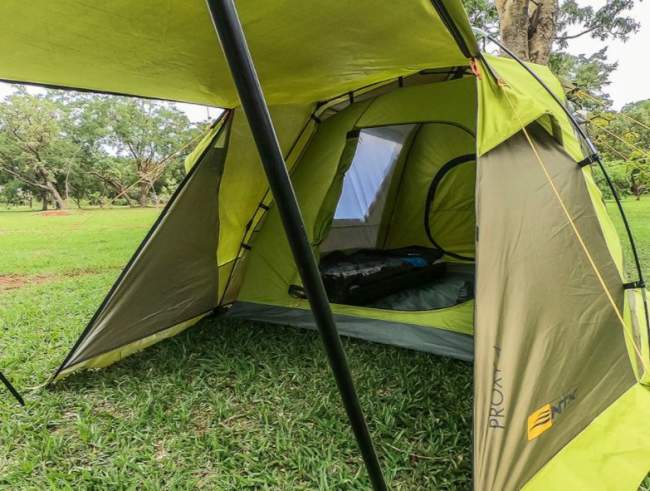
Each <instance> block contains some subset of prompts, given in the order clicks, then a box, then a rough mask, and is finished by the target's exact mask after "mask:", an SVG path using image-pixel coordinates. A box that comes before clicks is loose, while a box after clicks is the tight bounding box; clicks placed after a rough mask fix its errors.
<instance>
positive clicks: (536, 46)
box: [528, 0, 560, 65]
mask: <svg viewBox="0 0 650 491" xmlns="http://www.w3.org/2000/svg"><path fill="white" fill-rule="evenodd" d="M530 6H531V8H530V24H529V27H528V55H529V59H530V61H532V62H533V63H539V64H540V65H548V62H549V59H550V56H551V48H552V47H553V40H554V39H555V34H556V31H557V16H558V13H559V10H560V6H559V5H558V1H557V0H534V1H533V0H531V3H530Z"/></svg>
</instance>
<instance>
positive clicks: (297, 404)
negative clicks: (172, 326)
mask: <svg viewBox="0 0 650 491" xmlns="http://www.w3.org/2000/svg"><path fill="white" fill-rule="evenodd" d="M625 206H626V209H627V210H628V214H629V217H630V221H631V222H632V225H633V227H634V230H635V234H636V237H637V240H638V242H639V245H640V253H641V256H642V260H644V264H645V265H646V268H647V267H648V266H650V220H648V218H647V217H648V216H650V199H647V200H643V201H640V202H635V201H628V202H626V204H625ZM156 213H157V210H153V209H144V210H138V209H133V210H131V209H122V210H119V209H115V210H104V211H101V210H93V211H75V212H72V213H71V214H70V215H67V216H43V215H41V214H39V213H36V212H26V211H12V212H0V244H1V247H2V255H0V278H4V279H5V285H4V290H3V286H2V283H0V368H1V369H2V370H4V371H5V372H6V373H7V374H8V375H10V376H11V378H12V380H13V381H14V382H15V383H16V385H17V386H18V387H20V388H21V389H22V390H23V391H24V392H25V395H26V397H27V401H28V407H27V409H26V410H21V409H20V408H18V407H17V406H16V405H15V404H14V403H13V401H12V400H11V399H10V398H9V396H8V395H7V393H6V392H4V391H2V390H0V489H21V490H22V489H48V488H49V489H152V490H153V489H160V488H166V489H194V488H205V489H224V490H230V489H233V490H234V489H367V488H368V485H369V484H368V481H367V478H366V475H365V471H364V470H363V466H362V463H361V461H360V458H359V455H358V452H357V449H356V446H355V442H354V440H353V438H352V434H351V432H350V430H349V427H348V425H347V421H346V418H345V414H344V412H343V410H342V408H341V405H340V402H339V397H338V393H337V391H336V387H335V385H334V384H333V381H332V377H331V375H330V372H329V369H328V367H327V363H326V360H325V357H324V355H323V352H322V348H321V345H320V341H319V339H318V337H317V335H316V334H315V333H313V332H309V331H301V330H296V329H292V328H281V327H277V326H267V325H263V324H256V323H244V322H234V321H229V322H227V321H215V320H207V321H204V322H202V323H200V324H199V325H198V326H197V327H195V328H193V329H190V330H189V331H186V332H185V333H183V334H181V335H180V336H177V337H175V338H172V339H170V340H167V341H164V342H162V343H160V344H158V345H156V346H154V347H152V348H150V349H148V350H146V351H145V352H142V353H139V354H136V355H134V356H132V357H130V358H128V359H126V360H124V361H123V362H121V363H118V364H116V365H114V366H112V367H110V368H108V369H105V370H100V371H95V372H85V373H82V374H79V375H76V376H73V377H70V378H69V379H67V380H65V381H64V382H62V383H59V384H57V385H56V386H55V387H54V388H53V389H45V388H43V387H41V384H42V383H43V382H44V381H45V380H46V379H47V377H48V376H49V375H50V374H51V373H52V371H53V370H54V369H55V368H56V367H57V365H58V364H59V363H60V362H61V360H62V359H63V357H64V356H65V354H66V353H67V351H68V349H69V348H70V347H71V345H72V343H73V342H74V341H75V340H76V338H77V337H78V335H79V333H80V332H81V330H82V329H83V327H84V325H85V323H86V322H87V320H88V319H89V317H90V316H91V315H92V313H93V311H94V309H95V308H96V307H97V305H98V304H99V302H100V301H101V299H102V298H103V296H104V294H105V293H106V290H107V289H108V287H109V286H110V284H111V283H112V281H113V280H114V279H115V277H116V276H117V274H118V273H119V271H120V268H121V267H122V265H123V264H124V263H125V262H126V260H127V259H128V257H129V255H130V253H131V252H132V251H133V249H134V248H135V247H136V245H137V243H138V242H139V241H140V239H141V238H142V237H143V236H144V234H145V233H146V230H147V228H148V227H149V225H150V224H151V223H152V222H153V220H154V219H155V216H156ZM649 272H650V271H649ZM7 287H11V288H7ZM344 345H345V348H346V351H347V353H348V356H349V360H350V365H351V369H352V372H353V375H354V377H355V380H356V382H357V386H358V390H359V394H360V396H361V402H362V405H363V407H364V408H365V410H366V413H367V417H368V420H369V423H370V426H371V431H372V433H373V435H374V437H375V440H376V442H377V445H378V451H379V454H380V458H381V460H382V463H383V465H384V470H385V472H386V474H387V478H388V480H389V482H390V485H391V487H392V488H393V489H404V490H412V489H438V490H464V489H469V488H470V487H471V452H470V447H471V418H472V395H471V393H472V377H471V366H470V365H469V364H466V363H462V362H458V361H454V360H449V359H445V358H441V357H435V356H431V355H427V354H423V353H416V352H412V351H407V350H402V349H399V348H393V347H388V346H381V345H376V344H370V343H364V342H359V341H353V340H348V339H346V340H344ZM644 486H646V487H647V488H643V489H650V480H647V481H646V483H645V484H644Z"/></svg>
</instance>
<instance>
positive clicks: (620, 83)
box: [569, 0, 650, 109]
mask: <svg viewBox="0 0 650 491" xmlns="http://www.w3.org/2000/svg"><path fill="white" fill-rule="evenodd" d="M578 4H579V5H581V6H585V5H591V6H593V7H594V9H596V8H598V7H602V6H603V5H604V4H605V1H604V0H587V1H585V0H578ZM626 15H628V16H630V17H633V18H634V19H635V20H636V21H637V22H640V23H641V29H640V30H639V32H637V33H635V34H632V35H631V36H630V39H629V40H628V41H627V42H626V43H624V42H623V41H617V40H616V41H611V40H608V41H604V42H603V41H600V40H599V39H592V38H590V37H589V36H588V35H586V36H582V37H580V38H577V39H574V40H572V41H571V43H570V45H569V51H570V52H571V53H573V54H580V53H585V54H592V53H594V52H596V51H598V50H599V49H601V48H602V47H603V46H604V45H607V46H608V49H607V58H608V60H609V61H610V62H612V61H618V69H617V70H615V71H614V72H613V73H612V75H611V76H610V80H611V82H612V83H611V84H610V85H609V86H608V87H606V89H605V92H608V93H609V94H610V95H611V97H612V100H613V101H614V108H615V109H620V108H621V107H622V106H624V105H625V104H626V103H628V102H635V101H639V100H643V99H650V83H649V82H648V80H647V78H648V76H650V64H649V60H648V49H650V1H648V0H645V1H640V2H639V1H637V2H636V5H635V6H634V8H633V9H632V10H631V11H630V13H629V14H626Z"/></svg>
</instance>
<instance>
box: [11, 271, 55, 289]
mask: <svg viewBox="0 0 650 491" xmlns="http://www.w3.org/2000/svg"><path fill="white" fill-rule="evenodd" d="M51 279H52V276H44V275H32V276H27V275H17V274H8V275H0V292H1V291H4V290H13V289H16V288H22V287H23V286H26V285H38V284H39V283H45V282H46V281H48V280H51Z"/></svg>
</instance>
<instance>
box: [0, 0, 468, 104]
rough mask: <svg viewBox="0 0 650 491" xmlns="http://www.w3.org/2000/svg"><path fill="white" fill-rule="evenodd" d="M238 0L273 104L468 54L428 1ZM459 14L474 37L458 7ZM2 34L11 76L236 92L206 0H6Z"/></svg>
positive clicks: (184, 95) (178, 92)
mask: <svg viewBox="0 0 650 491" xmlns="http://www.w3.org/2000/svg"><path fill="white" fill-rule="evenodd" d="M449 3H450V4H455V2H449ZM237 7H238V9H239V11H240V15H241V17H242V19H244V25H245V26H247V25H248V24H250V26H251V28H250V29H248V28H247V31H248V41H249V44H250V47H251V50H252V52H253V53H255V55H254V56H255V60H256V62H257V68H258V71H259V74H260V78H261V80H262V82H263V83H264V87H265V93H266V97H267V99H268V101H269V103H270V104H293V103H303V102H311V101H316V100H322V99H327V98H329V97H332V96H335V95H337V94H339V93H342V92H346V91H348V90H353V89H357V88H359V87H361V86H364V85H368V84H371V83H375V82H381V81H384V80H387V79H389V78H391V77H396V76H398V75H406V74H409V73H413V72H416V71H418V70H420V69H425V68H431V67H446V66H455V65H462V64H464V63H465V62H466V57H465V56H464V55H463V53H462V52H461V51H460V49H459V48H458V47H457V46H456V44H455V43H454V40H453V37H452V36H451V34H450V33H449V31H448V30H447V28H446V27H445V26H444V24H443V22H442V21H441V20H440V18H439V17H438V15H437V14H436V8H435V6H434V3H432V2H431V1H430V0H417V1H411V2H408V3H405V4H404V5H400V8H391V9H390V13H389V14H388V13H387V12H386V11H385V10H384V9H378V8H377V5H376V2H373V1H371V0H357V1H354V2H345V4H343V3H341V2H332V1H328V0H318V1H316V2H300V1H296V0H293V1H290V0H270V1H265V2H255V1H240V2H238V4H237ZM453 14H454V15H455V19H454V21H455V23H456V25H459V26H462V28H463V29H462V31H463V33H464V34H463V36H464V37H465V38H466V39H469V40H470V41H473V36H471V34H470V33H471V30H470V28H469V23H468V21H467V18H466V17H465V16H464V15H463V11H462V7H460V8H459V6H456V7H455V8H454V11H453ZM361 25H362V26H364V28H363V29H359V26H361ZM403 26H409V28H408V29H407V30H405V29H402V27H403ZM414 40H415V41H416V42H414ZM0 45H2V46H5V47H11V49H5V50H4V53H3V60H2V73H1V74H0V77H1V78H3V79H6V80H14V81H27V82H38V83H43V84H52V85H58V86H67V87H79V88H85V89H91V90H97V91H108V92H117V93H125V94H133V95H139V96H145V97H155V98H162V99H172V100H179V101H185V102H194V103H198V104H211V105H216V106H220V107H234V106H236V105H237V101H238V99H237V95H236V92H235V89H234V86H233V85H232V82H231V79H230V74H229V71H228V68H227V65H226V62H225V60H224V58H223V56H221V55H220V54H219V51H218V49H219V47H218V42H217V39H216V37H215V34H214V31H213V27H212V23H211V20H210V16H209V15H208V12H207V8H206V6H205V2H204V1H203V0H151V1H147V2H133V1H129V0H114V1H111V2H104V3H102V4H101V5H98V4H97V2H92V1H90V0H82V1H61V2H56V3H53V2H47V1H45V0H36V1H33V2H22V1H20V0H8V1H5V2H2V6H1V7H0ZM475 46H476V44H475V41H474V45H473V49H475ZM360 53H363V55H362V56H360Z"/></svg>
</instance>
